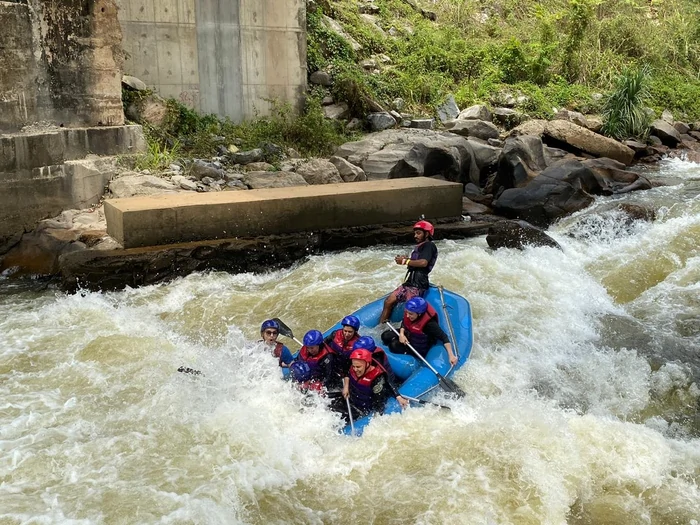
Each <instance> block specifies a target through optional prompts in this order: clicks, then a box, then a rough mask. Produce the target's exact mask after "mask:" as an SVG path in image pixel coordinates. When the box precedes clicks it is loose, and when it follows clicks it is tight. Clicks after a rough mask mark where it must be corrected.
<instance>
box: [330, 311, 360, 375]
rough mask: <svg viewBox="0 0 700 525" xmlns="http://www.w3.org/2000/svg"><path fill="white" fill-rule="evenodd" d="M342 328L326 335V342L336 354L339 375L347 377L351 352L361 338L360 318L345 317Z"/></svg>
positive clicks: (341, 323)
mask: <svg viewBox="0 0 700 525" xmlns="http://www.w3.org/2000/svg"><path fill="white" fill-rule="evenodd" d="M340 325H341V326H342V328H341V329H339V330H336V331H335V332H333V333H332V334H331V335H329V336H328V337H326V339H325V341H324V342H325V343H326V346H328V348H330V349H331V351H332V352H333V353H334V354H335V366H336V371H337V373H338V375H339V377H341V378H342V377H345V375H346V374H347V373H348V370H349V369H350V354H351V353H352V346H353V345H354V344H355V342H356V341H357V340H358V339H359V338H360V334H359V333H358V330H359V329H360V320H359V319H358V318H357V317H355V316H354V315H348V316H347V317H343V320H342V321H340Z"/></svg>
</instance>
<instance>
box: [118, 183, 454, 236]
mask: <svg viewBox="0 0 700 525" xmlns="http://www.w3.org/2000/svg"><path fill="white" fill-rule="evenodd" d="M461 213H462V185H461V184H459V183H454V182H447V181H440V180H435V179H429V178H425V177H416V178H408V179H392V180H383V181H368V182H356V183H350V184H348V183H343V184H326V185H317V186H296V187H291V188H271V189H263V190H249V191H235V192H233V191H227V192H221V193H199V194H177V195H172V194H171V195H152V196H145V197H133V198H128V199H114V200H108V201H105V216H106V219H107V233H109V235H111V236H112V237H113V238H114V239H116V240H117V241H118V242H120V243H121V244H122V245H123V246H124V247H125V248H134V247H139V246H156V245H161V244H172V243H179V242H189V241H201V240H214V239H226V238H234V237H254V236H258V235H273V234H280V233H292V232H300V231H318V230H325V229H329V228H344V227H352V226H367V225H375V224H387V223H392V222H400V221H410V220H416V219H417V218H418V217H419V216H420V215H425V216H426V217H427V218H428V219H438V218H444V217H458V216H460V215H461Z"/></svg>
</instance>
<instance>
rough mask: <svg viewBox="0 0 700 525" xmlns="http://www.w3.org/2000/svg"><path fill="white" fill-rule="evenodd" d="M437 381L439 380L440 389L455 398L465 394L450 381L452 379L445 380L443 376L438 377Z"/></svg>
mask: <svg viewBox="0 0 700 525" xmlns="http://www.w3.org/2000/svg"><path fill="white" fill-rule="evenodd" d="M438 379H439V380H440V384H441V385H442V388H444V389H445V390H447V391H448V392H450V393H451V394H454V395H455V396H457V397H464V396H466V395H467V394H466V393H465V392H464V390H462V389H461V388H459V386H458V385H457V383H455V382H454V381H452V379H447V378H446V377H443V376H438Z"/></svg>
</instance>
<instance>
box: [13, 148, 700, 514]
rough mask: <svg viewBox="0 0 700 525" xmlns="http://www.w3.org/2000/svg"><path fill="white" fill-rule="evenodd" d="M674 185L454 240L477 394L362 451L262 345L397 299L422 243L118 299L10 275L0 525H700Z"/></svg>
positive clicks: (681, 188) (383, 433)
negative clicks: (283, 333)
mask: <svg viewBox="0 0 700 525" xmlns="http://www.w3.org/2000/svg"><path fill="white" fill-rule="evenodd" d="M658 176H659V177H661V178H663V179H664V180H666V181H667V184H668V185H667V186H663V187H659V188H655V189H653V190H649V191H647V192H638V193H635V194H630V195H625V196H621V197H615V198H601V199H599V200H597V201H596V203H595V204H594V205H593V206H592V207H591V208H589V209H587V210H585V211H583V212H581V213H578V214H576V215H574V216H572V217H569V218H567V219H565V220H564V221H561V222H560V223H558V224H556V225H554V226H553V227H552V228H550V229H549V230H548V233H549V234H550V235H551V236H552V237H554V238H555V239H556V240H557V242H559V244H560V245H561V246H562V250H557V249H553V248H528V249H526V250H524V251H515V250H498V251H495V252H494V251H491V250H489V249H488V247H487V245H486V242H485V239H484V238H483V237H481V238H476V239H470V240H465V241H441V242H439V243H438V247H439V250H440V258H439V260H438V264H437V266H436V268H435V270H434V272H433V274H432V275H431V279H432V281H433V282H434V283H436V284H442V285H443V286H445V287H446V288H448V289H450V290H452V291H455V292H457V293H460V294H462V295H464V296H465V297H467V298H468V299H469V301H470V302H471V305H472V308H473V315H474V335H475V341H474V348H473V352H472V357H471V359H470V360H469V361H468V363H467V365H466V366H465V367H464V368H463V369H462V370H461V371H460V372H459V373H458V374H457V376H456V378H455V379H456V381H457V382H458V383H459V385H460V386H461V387H462V388H463V389H464V390H465V391H466V393H467V396H466V397H465V398H464V399H462V400H459V401H457V400H454V399H449V398H445V397H441V398H440V402H441V403H444V404H447V405H449V406H450V407H451V408H452V410H450V411H445V410H439V409H433V408H417V409H410V410H408V411H407V412H405V413H404V414H401V415H394V416H391V417H382V418H377V419H376V420H375V421H373V422H372V423H371V424H370V425H369V427H368V428H367V430H366V431H365V434H364V437H362V438H360V439H358V438H349V437H345V436H341V435H339V434H338V432H337V430H338V428H339V426H340V419H339V418H338V417H337V416H336V415H334V414H332V413H331V412H329V411H328V410H327V409H326V408H325V402H324V401H323V400H320V399H319V400H317V401H316V402H315V403H313V404H311V405H310V406H309V405H308V403H305V402H304V399H303V397H302V396H301V395H300V394H299V393H298V392H296V391H295V390H294V389H292V388H291V387H290V386H289V385H288V384H287V383H284V382H282V381H281V380H280V379H279V369H278V368H277V366H276V363H275V362H274V360H273V359H272V358H271V357H270V356H268V355H266V354H264V353H263V352H262V351H261V348H260V347H259V345H258V344H257V343H256V342H255V341H256V340H257V338H258V329H259V325H260V322H261V321H262V320H264V319H266V318H267V317H271V316H275V317H280V318H281V319H283V320H284V321H285V322H286V323H287V324H288V325H289V326H290V327H292V328H293V330H294V332H295V334H297V336H299V335H303V333H304V332H305V331H306V330H309V329H311V328H318V329H321V330H325V329H326V328H327V327H329V326H331V325H332V324H334V323H335V322H336V321H337V320H338V319H339V318H340V317H342V316H343V315H346V314H347V313H350V312H351V311H353V310H354V309H356V308H358V307H359V306H361V305H363V304H364V303H366V302H368V300H370V299H374V298H376V297H379V296H381V295H383V294H385V293H387V292H388V291H390V290H391V289H393V287H395V286H396V285H397V284H398V283H399V282H400V280H401V278H402V269H401V268H400V267H397V266H396V265H395V264H392V261H393V256H394V255H395V254H396V253H400V252H403V251H405V250H406V249H408V247H403V246H402V247H397V246H386V247H376V248H373V249H364V250H350V251H346V252H342V253H335V254H330V255H324V256H314V257H311V258H309V259H308V260H306V261H304V262H302V263H300V264H297V265H295V266H294V267H292V268H290V269H286V270H281V271H275V272H270V273H266V274H257V275H253V274H242V275H229V274H225V273H207V274H193V275H190V276H188V277H187V278H184V279H179V280H177V281H174V282H172V283H169V284H163V285H158V286H150V287H144V288H139V289H129V290H125V291H121V292H114V293H103V294H101V293H87V292H86V293H82V294H75V295H64V294H62V293H59V292H57V291H55V290H45V291H32V288H31V287H25V288H22V287H17V285H15V284H12V283H10V282H0V287H2V293H1V294H0V524H2V525H6V524H20V523H46V524H49V523H51V524H53V523H70V524H103V523H104V524H116V523H120V524H121V523H123V524H133V523H168V524H170V523H172V524H185V523H201V524H237V523H246V524H247V523H255V524H269V523H299V524H308V523H311V524H329V523H338V524H345V523H348V524H350V523H377V524H383V523H387V524H389V523H402V524H403V523H416V524H451V523H454V524H499V525H500V524H533V525H534V524H553V525H555V524H556V525H561V524H565V523H566V524H576V525H579V524H591V525H593V524H621V525H622V524H625V525H627V524H688V525H691V524H693V525H698V523H700V483H699V482H700V421H698V400H699V399H700V390H699V389H698V386H697V381H698V378H700V358H699V355H700V321H699V319H700V293H699V292H700V285H698V282H699V281H700V197H699V195H700V166H698V165H694V164H691V163H687V162H683V161H678V160H676V161H667V162H666V163H664V164H663V166H662V169H661V172H660V174H658ZM620 201H624V202H629V203H635V204H640V205H651V206H653V207H654V208H655V209H656V213H657V216H656V219H655V220H654V221H653V222H634V223H631V224H627V223H625V221H624V217H623V216H622V215H621V214H620V212H619V211H617V209H616V204H617V203H618V202H620ZM288 342H289V341H288ZM289 345H290V347H291V348H292V349H296V348H297V346H296V345H295V344H294V343H293V342H289ZM181 365H182V366H190V367H193V368H196V369H199V370H201V371H203V372H204V377H194V376H190V375H186V374H179V373H177V372H176V369H177V368H178V367H179V366H181Z"/></svg>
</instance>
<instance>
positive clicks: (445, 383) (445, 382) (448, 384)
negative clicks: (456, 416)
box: [386, 322, 466, 397]
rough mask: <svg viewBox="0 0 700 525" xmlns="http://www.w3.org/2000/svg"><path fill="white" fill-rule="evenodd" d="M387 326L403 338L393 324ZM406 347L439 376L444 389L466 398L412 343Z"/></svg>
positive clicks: (407, 343)
mask: <svg viewBox="0 0 700 525" xmlns="http://www.w3.org/2000/svg"><path fill="white" fill-rule="evenodd" d="M386 325H387V326H388V327H389V328H391V331H392V332H394V333H395V334H396V335H398V336H399V337H401V334H400V333H399V331H398V330H397V329H396V328H394V327H393V326H392V324H391V323H389V322H387V323H386ZM406 346H407V347H408V348H409V350H411V352H413V353H414V354H415V355H416V357H418V359H420V360H421V361H422V362H423V364H425V366H426V367H428V370H430V371H431V372H432V373H433V374H435V375H436V376H437V378H438V381H440V384H441V385H442V386H443V387H445V388H446V389H447V390H449V391H450V392H452V393H454V394H456V395H457V396H459V397H464V396H465V395H466V394H465V393H464V391H463V390H462V389H461V388H459V387H458V386H457V385H456V384H455V382H454V381H450V380H449V379H447V378H446V377H444V376H443V375H442V374H441V373H440V372H438V371H437V370H435V368H433V365H431V364H430V363H429V362H428V360H427V359H426V358H425V357H423V356H422V355H420V354H419V353H418V350H416V349H415V348H413V346H411V343H409V342H406Z"/></svg>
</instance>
